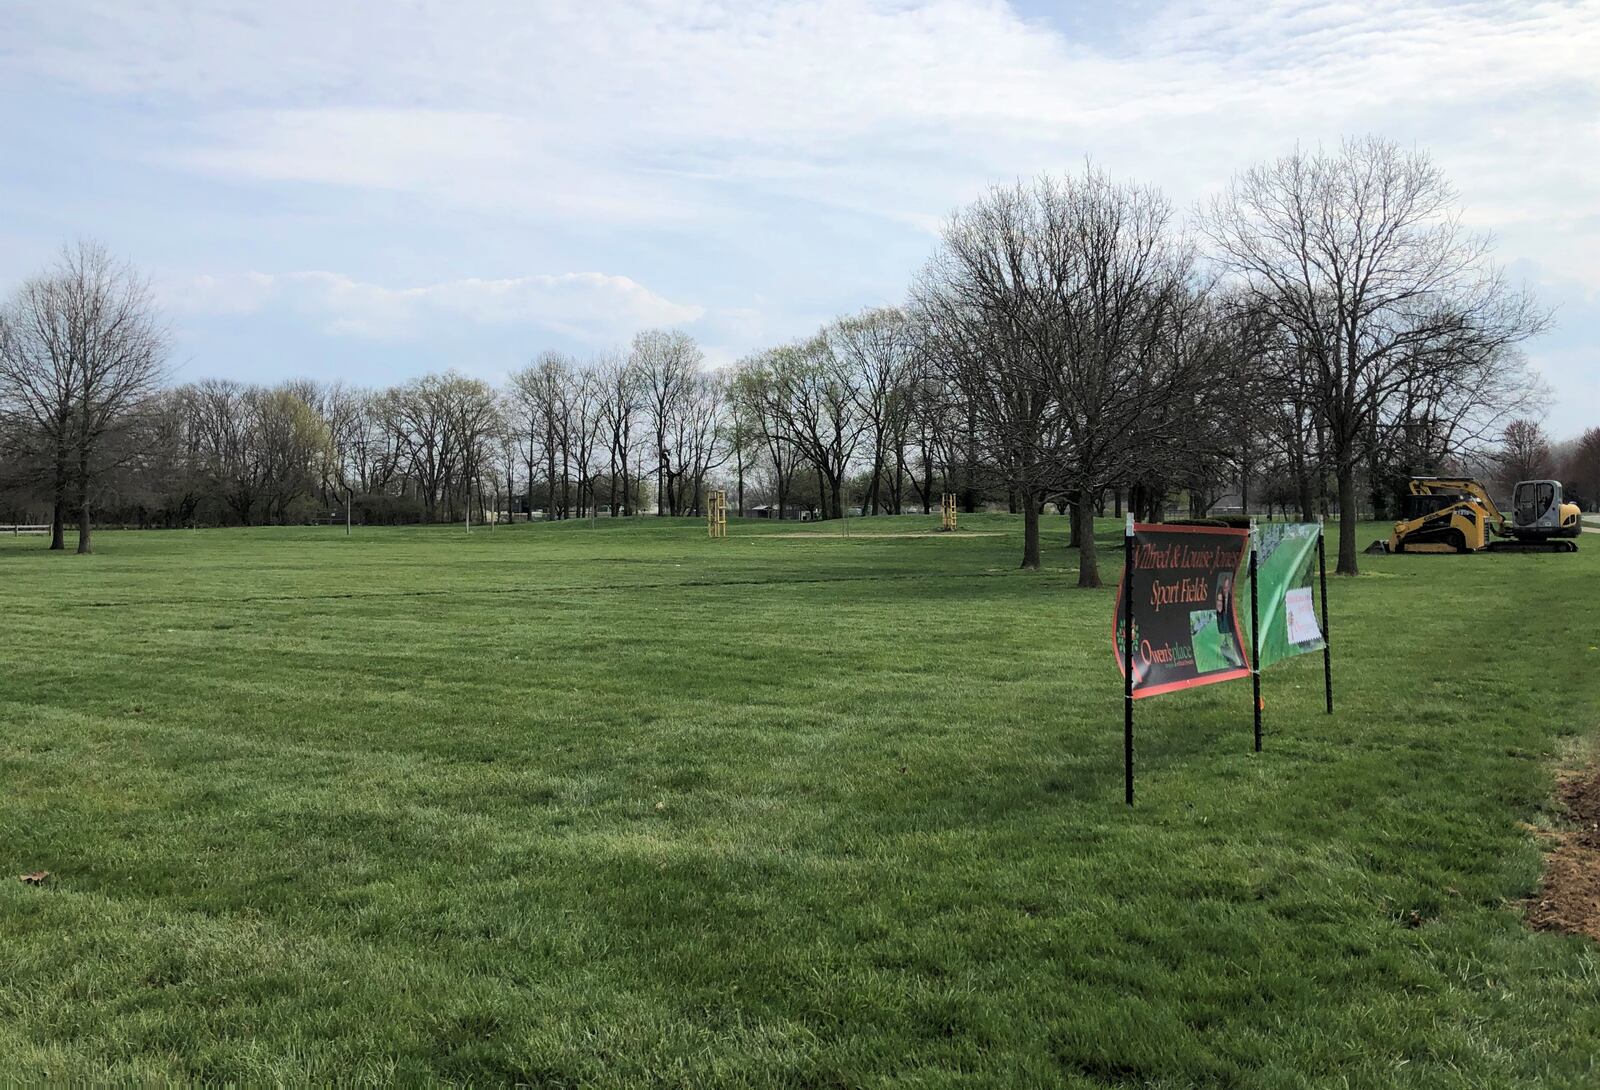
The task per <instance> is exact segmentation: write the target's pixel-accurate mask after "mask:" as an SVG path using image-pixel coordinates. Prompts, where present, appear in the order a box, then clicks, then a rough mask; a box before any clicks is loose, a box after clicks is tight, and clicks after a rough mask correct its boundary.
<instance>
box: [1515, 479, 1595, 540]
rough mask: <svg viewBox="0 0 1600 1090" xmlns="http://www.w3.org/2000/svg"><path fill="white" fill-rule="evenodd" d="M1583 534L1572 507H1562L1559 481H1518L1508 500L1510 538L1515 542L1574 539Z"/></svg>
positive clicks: (1576, 507) (1575, 505)
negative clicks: (1513, 538) (1509, 500)
mask: <svg viewBox="0 0 1600 1090" xmlns="http://www.w3.org/2000/svg"><path fill="white" fill-rule="evenodd" d="M1582 531H1583V525H1582V518H1581V516H1580V513H1579V511H1578V505H1577V504H1575V503H1563V502H1562V496H1561V482H1560V481H1518V482H1517V487H1516V489H1515V490H1514V491H1513V493H1512V497H1511V534H1512V536H1513V537H1515V538H1516V539H1517V540H1518V541H1528V542H1534V541H1550V540H1552V539H1563V538H1575V537H1577V536H1578V535H1579V534H1580V533H1582Z"/></svg>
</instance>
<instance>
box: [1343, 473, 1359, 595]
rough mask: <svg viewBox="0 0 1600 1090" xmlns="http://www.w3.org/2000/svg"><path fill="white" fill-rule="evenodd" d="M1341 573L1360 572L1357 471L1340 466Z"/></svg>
mask: <svg viewBox="0 0 1600 1090" xmlns="http://www.w3.org/2000/svg"><path fill="white" fill-rule="evenodd" d="M1338 574H1339V575H1356V574H1359V573H1358V571H1357V568H1356V471H1355V467H1354V466H1353V465H1349V464H1341V465H1340V466H1339V569H1338Z"/></svg>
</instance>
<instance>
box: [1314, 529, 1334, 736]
mask: <svg viewBox="0 0 1600 1090" xmlns="http://www.w3.org/2000/svg"><path fill="white" fill-rule="evenodd" d="M1317 574H1318V576H1319V578H1320V579H1321V580H1322V687H1323V690H1324V691H1325V692H1326V693H1327V696H1328V714H1329V715H1332V714H1333V647H1332V640H1331V638H1330V637H1329V635H1328V554H1327V550H1326V549H1324V548H1323V545H1322V520H1321V519H1320V518H1319V519H1318V520H1317Z"/></svg>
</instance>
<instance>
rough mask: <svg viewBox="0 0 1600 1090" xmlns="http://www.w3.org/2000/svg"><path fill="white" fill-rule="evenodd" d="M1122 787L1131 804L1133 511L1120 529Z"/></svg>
mask: <svg viewBox="0 0 1600 1090" xmlns="http://www.w3.org/2000/svg"><path fill="white" fill-rule="evenodd" d="M1122 596H1123V601H1124V602H1125V603H1126V604H1125V605H1124V607H1123V610H1122V664H1123V671H1122V790H1123V795H1124V797H1125V799H1126V801H1127V803H1128V805H1129V806H1132V805H1133V512H1131V511H1130V512H1128V521H1127V523H1126V525H1125V526H1124V527H1123V531H1122Z"/></svg>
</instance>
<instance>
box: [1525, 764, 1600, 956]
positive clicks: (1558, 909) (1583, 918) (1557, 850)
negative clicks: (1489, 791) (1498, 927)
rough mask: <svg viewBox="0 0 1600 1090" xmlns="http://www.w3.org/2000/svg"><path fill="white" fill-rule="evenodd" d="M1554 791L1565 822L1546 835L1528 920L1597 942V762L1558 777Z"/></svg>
mask: <svg viewBox="0 0 1600 1090" xmlns="http://www.w3.org/2000/svg"><path fill="white" fill-rule="evenodd" d="M1556 795H1557V797H1558V798H1560V800H1561V802H1562V803H1563V804H1564V805H1565V806H1566V808H1567V816H1568V823H1567V827H1566V828H1565V829H1558V830H1555V831H1553V832H1550V833H1547V834H1546V835H1547V836H1548V837H1549V842H1550V849H1551V850H1550V853H1549V855H1547V856H1546V857H1545V867H1544V882H1543V884H1542V885H1541V886H1540V887H1539V892H1538V893H1537V894H1535V895H1534V897H1533V899H1532V900H1531V901H1530V902H1529V905H1528V923H1529V924H1531V925H1532V926H1533V927H1535V928H1538V929H1539V930H1541V931H1565V932H1567V933H1569V934H1573V935H1587V936H1588V937H1589V938H1591V939H1594V940H1595V941H1597V942H1600V764H1594V765H1590V766H1589V767H1588V768H1587V769H1585V770H1584V771H1582V772H1574V773H1570V774H1568V775H1566V776H1563V777H1562V778H1561V779H1560V781H1559V782H1558V784H1557V787H1556Z"/></svg>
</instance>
